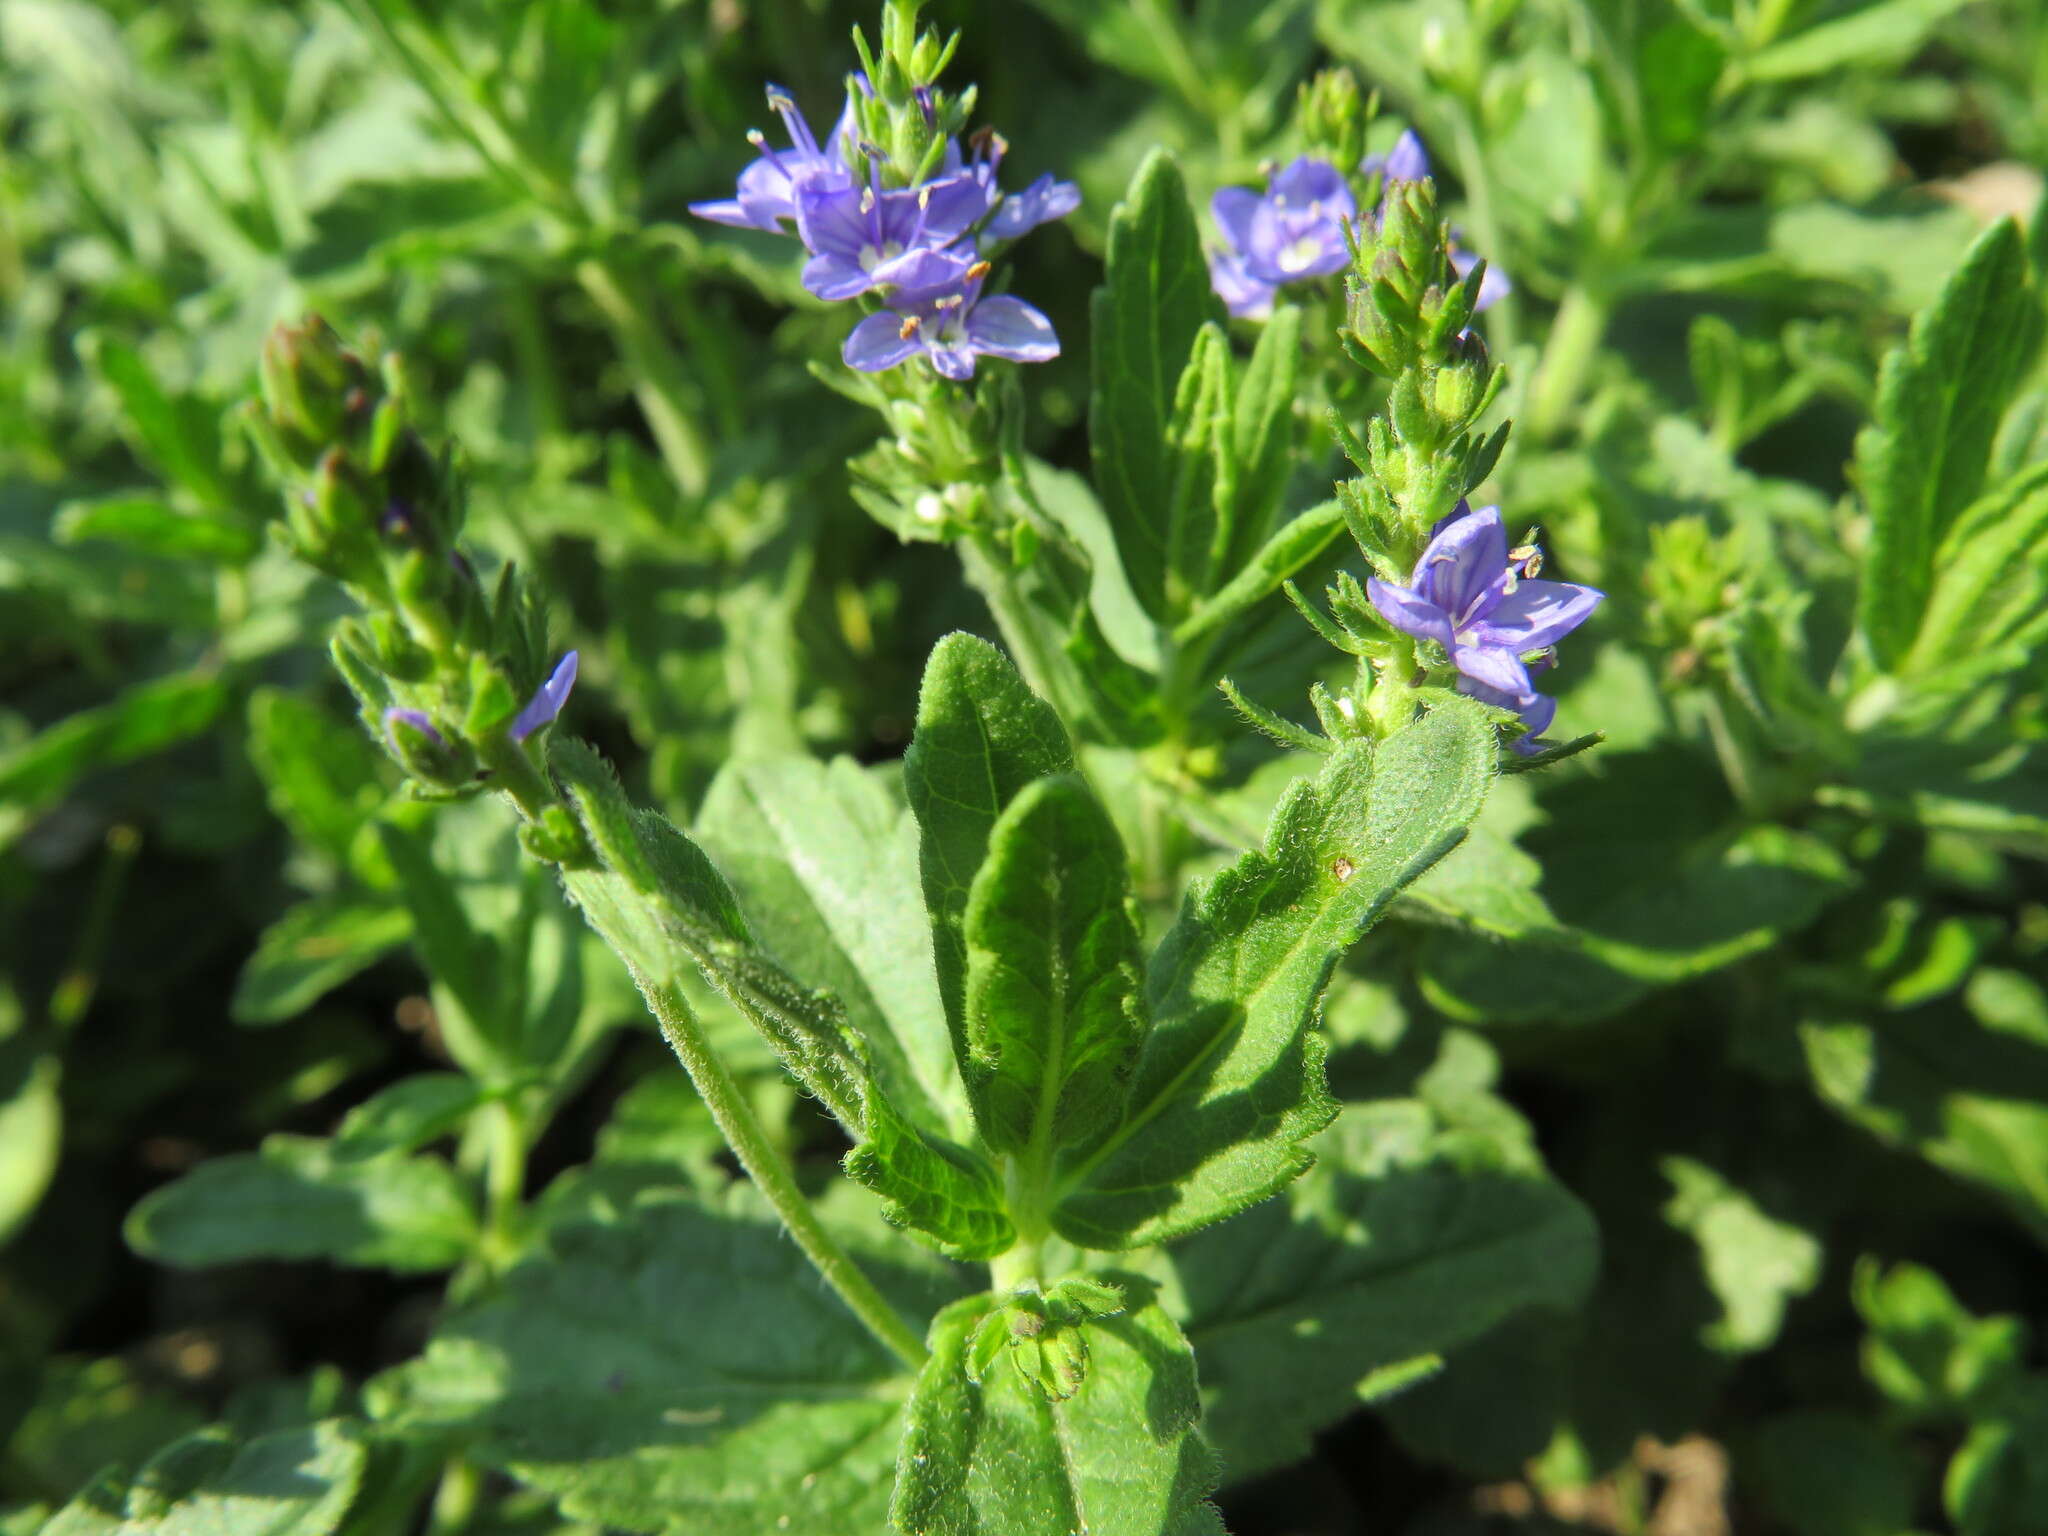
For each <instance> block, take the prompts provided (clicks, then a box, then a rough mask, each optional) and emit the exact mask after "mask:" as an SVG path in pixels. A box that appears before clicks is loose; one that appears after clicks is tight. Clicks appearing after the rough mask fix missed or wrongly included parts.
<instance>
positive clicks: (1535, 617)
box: [1476, 581, 1607, 652]
mask: <svg viewBox="0 0 2048 1536" xmlns="http://www.w3.org/2000/svg"><path fill="white" fill-rule="evenodd" d="M1606 595H1607V594H1606V593H1604V592H1601V591H1600V590H1598V589H1597V588H1594V587H1582V586H1579V585H1577V584H1576V583H1574V582H1569V581H1522V582H1517V583H1516V584H1515V590H1514V591H1512V592H1510V593H1508V595H1507V596H1506V597H1503V598H1502V599H1501V600H1500V602H1499V603H1498V604H1497V605H1496V606H1495V608H1494V610H1493V612H1491V613H1489V614H1488V615H1487V616H1486V622H1485V624H1484V625H1483V626H1476V628H1483V629H1484V631H1485V632H1486V637H1487V643H1491V644H1497V645H1501V646H1508V647H1512V648H1513V649H1514V650H1516V651H1518V652H1520V651H1540V650H1543V649H1545V648H1546V647H1548V646H1553V645H1555V644H1557V642H1558V641H1560V640H1562V639H1563V638H1564V637H1565V636H1566V635H1568V634H1570V633H1571V632H1572V631H1573V630H1575V629H1577V628H1578V627H1579V626H1580V625H1581V624H1583V623H1585V622H1586V620H1587V619H1588V618H1590V617H1592V613H1593V610H1594V609H1595V608H1598V607H1599V606H1600V603H1601V601H1602V599H1604V598H1605V597H1606Z"/></svg>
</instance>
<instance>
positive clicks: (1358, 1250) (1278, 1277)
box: [1170, 1100, 1599, 1477]
mask: <svg viewBox="0 0 2048 1536" xmlns="http://www.w3.org/2000/svg"><path fill="white" fill-rule="evenodd" d="M1317 1145H1318V1148H1319V1149H1320V1151H1321V1152H1322V1157H1321V1159H1320V1161H1319V1162H1318V1164H1317V1166H1316V1168H1315V1170H1314V1171H1313V1172H1312V1173H1310V1174H1309V1176H1308V1177H1307V1178H1305V1179H1302V1180H1301V1181H1300V1182H1299V1183H1297V1184H1295V1185H1293V1186H1292V1187H1291V1188H1290V1189H1288V1190H1287V1192H1286V1195H1285V1198H1284V1199H1281V1200H1275V1201H1272V1202H1270V1203H1268V1204H1266V1205H1262V1206H1259V1207H1257V1208H1255V1209H1253V1210H1251V1211H1247V1212H1246V1213H1245V1214H1244V1215H1243V1216H1240V1217H1239V1218H1238V1219H1237V1220H1236V1221H1233V1222H1232V1223H1230V1224H1229V1225H1228V1226H1226V1227H1217V1228H1214V1229H1212V1230H1210V1231H1208V1232H1204V1233H1201V1234H1199V1235H1198V1236H1196V1237H1193V1238H1191V1239H1189V1240H1187V1241H1186V1242H1184V1243H1181V1244H1178V1245H1176V1246H1175V1247H1174V1248H1173V1249H1172V1250H1170V1253H1171V1257H1172V1262H1173V1268H1174V1272H1175V1274H1176V1275H1177V1276H1178V1277H1179V1283H1180V1286H1181V1289H1182V1291H1183V1293H1184V1294H1185V1296H1186V1298H1187V1307H1186V1312H1185V1314H1184V1316H1185V1322H1186V1327H1187V1330H1188V1338H1189V1340H1190V1342H1192V1343H1193V1345H1194V1348H1195V1353H1196V1356H1197V1358H1199V1359H1200V1360H1201V1362H1202V1378H1203V1384H1204V1387H1205V1389H1206V1390H1207V1391H1208V1393H1209V1394H1210V1409H1209V1420H1208V1423H1209V1433H1210V1435H1211V1437H1212V1438H1213V1439H1214V1440H1215V1442H1216V1446H1217V1449H1218V1450H1220V1451H1221V1452H1222V1454H1223V1459H1224V1465H1226V1466H1227V1467H1229V1468H1230V1470H1231V1474H1232V1476H1234V1477H1245V1476H1251V1475H1253V1474H1255V1473H1257V1472H1260V1471H1262V1470H1264V1469H1266V1468H1268V1467H1274V1466H1279V1465H1281V1464H1283V1463H1286V1462H1289V1461H1293V1460H1295V1459H1297V1458H1298V1457H1301V1456H1303V1455H1305V1454H1307V1452H1308V1449H1309V1440H1310V1436H1312V1435H1313V1434H1314V1433H1315V1432H1316V1431H1317V1430H1319V1429H1321V1428H1322V1427H1323V1426H1324V1425H1326V1424H1329V1423H1333V1422H1334V1421H1336V1420H1337V1419H1340V1418H1342V1417H1344V1416H1345V1415H1346V1414H1348V1413H1350V1412H1351V1411H1352V1410H1353V1409H1355V1408H1356V1407H1357V1406H1358V1402H1359V1391H1360V1388H1361V1386H1362V1385H1363V1384H1364V1383H1366V1382H1368V1381H1369V1380H1371V1379H1372V1378H1373V1376H1374V1375H1375V1373H1377V1372H1378V1371H1380V1370H1381V1369H1382V1368H1384V1367H1387V1366H1390V1365H1394V1364H1397V1363H1399V1362H1404V1361H1408V1360H1411V1359H1412V1358H1413V1357H1414V1356H1416V1355H1417V1354H1418V1353H1421V1352H1437V1353H1444V1354H1448V1355H1450V1357H1451V1364H1450V1370H1449V1374H1448V1375H1447V1377H1446V1379H1447V1380H1448V1379H1451V1378H1452V1377H1455V1375H1456V1373H1457V1370H1458V1357H1457V1355H1456V1353H1455V1351H1456V1350H1457V1349H1458V1348H1459V1347H1460V1346H1462V1345H1465V1344H1469V1343H1471V1342H1473V1341H1474V1340H1476V1339H1478V1338H1479V1337H1480V1336H1481V1335H1483V1334H1486V1333H1487V1332H1489V1331H1490V1330H1491V1329H1493V1328H1494V1327H1495V1326H1496V1325H1497V1324H1499V1323H1500V1322H1501V1321H1502V1320H1503V1319H1505V1318H1507V1317H1509V1316H1512V1315H1514V1314H1516V1313H1518V1312H1521V1311H1523V1310H1524V1309H1526V1308H1532V1307H1548V1308H1567V1309H1568V1308H1572V1307H1575V1306H1577V1305H1578V1303H1579V1302H1580V1300H1581V1299H1582V1298H1583V1297H1584V1296H1585V1294H1586V1292H1587V1290H1588V1289H1589V1288H1590V1287H1591V1285H1592V1283H1593V1276H1594V1271H1595V1269H1596V1266H1597V1261H1598V1256H1599V1240H1598V1234H1597V1232H1596V1230H1595V1228H1594V1225H1593V1217H1592V1215H1591V1213H1590V1212H1588V1211H1587V1209H1586V1208H1585V1207H1584V1206H1582V1205H1581V1204H1580V1203H1579V1202H1578V1201H1577V1200H1576V1199H1574V1198H1573V1197H1572V1195H1571V1194H1570V1193H1569V1192H1567V1191H1566V1190H1565V1189H1564V1188H1563V1187H1562V1186H1560V1185H1558V1184H1556V1183H1554V1182H1553V1181H1552V1180H1550V1179H1549V1178H1548V1177H1546V1176H1545V1175H1544V1174H1543V1172H1542V1168H1541V1165H1540V1164H1538V1163H1536V1162H1535V1161H1534V1159H1533V1157H1532V1156H1530V1155H1529V1154H1527V1153H1525V1152H1523V1151H1522V1150H1521V1149H1520V1148H1518V1147H1517V1145H1516V1143H1515V1139H1514V1138H1513V1137H1502V1136H1500V1135H1497V1134H1484V1133H1482V1134H1474V1133H1473V1131H1472V1130H1470V1129H1466V1128H1463V1127H1461V1126H1459V1125H1458V1124H1457V1122H1456V1120H1455V1119H1454V1118H1452V1117H1451V1116H1450V1114H1449V1113H1448V1112H1447V1110H1446V1109H1444V1108H1439V1107H1433V1106H1432V1105H1429V1104H1426V1103H1422V1102H1419V1101H1416V1100H1383V1101H1380V1102H1377V1103H1372V1104H1355V1105H1351V1106H1349V1107H1348V1108H1346V1109H1345V1111H1344V1113H1343V1114H1342V1116H1340V1117H1339V1118H1338V1120H1337V1122H1336V1124H1334V1125H1333V1126H1331V1127H1330V1129H1329V1130H1328V1131H1326V1132H1325V1133H1324V1134H1323V1136H1322V1138H1321V1139H1320V1141H1319V1142H1318V1144H1317Z"/></svg>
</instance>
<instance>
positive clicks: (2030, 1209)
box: [1799, 1009, 2048, 1240]
mask: <svg viewBox="0 0 2048 1536" xmlns="http://www.w3.org/2000/svg"><path fill="white" fill-rule="evenodd" d="M1799 1044H1800V1047H1801V1050H1802V1052H1803V1054H1804V1056H1805V1061H1806V1070H1807V1074H1808V1076H1809V1077H1810V1078H1811V1080H1812V1083H1813V1087H1814V1091H1815V1092H1816V1093H1818V1094H1819V1095H1820V1098H1821V1100H1822V1102H1823V1103H1825V1104H1827V1105H1828V1106H1829V1107H1830V1108H1831V1109H1833V1110H1835V1111H1836V1112H1838V1113H1839V1114H1841V1115H1842V1116H1843V1117H1844V1118H1846V1119H1848V1120H1849V1121H1851V1122H1852V1123H1854V1124H1856V1125H1859V1126H1861V1127H1862V1128H1863V1129H1864V1130H1866V1131H1868V1132H1869V1133H1870V1134H1871V1135H1873V1136H1875V1137H1876V1138H1877V1139H1878V1140H1879V1141H1881V1142H1884V1143H1885V1144H1887V1145H1890V1146H1898V1147H1903V1148H1905V1149H1907V1150H1909V1151H1912V1152H1914V1153H1916V1154H1918V1155H1919V1156H1920V1157H1923V1158H1925V1159H1926V1160H1927V1161H1928V1162H1930V1163H1932V1164H1933V1165H1934V1166H1935V1167H1937V1168H1941V1169H1943V1170H1945V1171H1946V1172H1948V1173H1950V1174H1953V1175H1955V1176H1956V1177H1958V1178H1962V1179H1967V1180H1969V1181H1970V1182H1972V1183H1975V1184H1979V1185H1982V1186H1983V1187H1985V1188H1987V1189H1989V1190H1991V1191H1993V1192H1995V1193H1996V1194H1998V1195H1999V1196H2000V1197H2001V1198H2003V1199H2004V1201H2005V1202H2006V1204H2007V1205H2008V1206H2009V1207H2010V1208H2011V1209H2012V1211H2013V1212H2014V1214H2015V1215H2016V1216H2018V1217H2019V1219H2020V1220H2021V1221H2023V1222H2024V1223H2025V1224H2026V1225H2027V1226H2028V1227H2029V1228H2030V1229H2031V1230H2032V1231H2033V1232H2034V1233H2035V1234H2036V1236H2037V1237H2040V1238H2042V1239H2043V1240H2048V1051H2043V1050H2041V1049H2040V1048H2039V1047H2038V1046H2035V1045H2032V1044H2030V1043H2028V1042H2026V1041H2024V1040H2017V1039H2014V1038H2012V1037H2010V1036H2007V1035H2000V1034H1997V1033H1995V1032H1993V1031H1991V1030H1987V1029H1983V1028H1981V1027H1979V1026H1977V1025H1976V1024H1975V1022H1974V1021H1973V1020H1971V1019H1970V1018H1969V1016H1968V1015H1967V1014H1964V1013H1962V1012H1961V1010H1945V1009H1917V1010H1914V1011H1913V1012H1911V1013H1904V1014H1887V1015H1881V1016H1879V1018H1878V1019H1876V1020H1875V1021H1864V1020H1858V1019H1829V1018H1818V1019H1811V1020H1808V1021H1807V1022H1805V1023H1803V1024H1801V1025H1800V1026H1799Z"/></svg>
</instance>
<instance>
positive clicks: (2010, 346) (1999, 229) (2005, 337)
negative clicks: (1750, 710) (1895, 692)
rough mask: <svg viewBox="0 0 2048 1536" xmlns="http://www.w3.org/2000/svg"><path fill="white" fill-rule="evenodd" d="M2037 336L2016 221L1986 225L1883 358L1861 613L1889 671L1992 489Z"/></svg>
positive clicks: (1864, 440)
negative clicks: (2007, 416) (1993, 470)
mask: <svg viewBox="0 0 2048 1536" xmlns="http://www.w3.org/2000/svg"><path fill="white" fill-rule="evenodd" d="M2040 339H2041V301H2040V295H2039V294H2038V293H2037V292H2036V290H2035V288H2034V286H2033V283H2032V281H2031V279H2030V276H2029V271H2028V264H2027V252H2026V245H2025V242H2024V240H2023V239H2022V237H2021V235H2020V230H2019V226H2018V225H2017V224H2015V223H2013V222H2012V221H2011V220H2009V219H2008V220H2005V221H2002V222H2000V223H1998V224H1996V225H1994V226H1993V227H1992V228H1990V229H1988V230H1986V231H1985V232H1984V234H1983V236H1982V237H1981V238H1980V239H1979V240H1978V241H1977V243H1976V244H1975V245H1974V246H1972V247H1971V248H1970V252H1969V254H1968V255H1967V256H1965V257H1964V258H1963V264H1962V265H1961V266H1960V267H1958V268H1957V269H1956V271H1955V273H1954V274H1953V275H1952V276H1951V277H1950V278H1949V280H1948V282H1947V283H1946V284H1944V285H1943V287H1942V290H1941V296H1940V297H1939V298H1937V299H1936V300H1935V301H1934V303H1933V305H1932V306H1930V307H1929V308H1927V309H1925V310H1923V311H1922V312H1921V313H1920V314H1919V315H1917V316H1916V317H1915V318H1914V321H1913V329H1912V333H1911V334H1910V335H1909V336H1908V337H1907V339H1906V341H1905V343H1904V344H1903V345H1902V346H1900V347H1899V348H1898V349H1897V350H1896V351H1894V352H1893V353H1892V354H1891V356H1890V357H1888V358H1886V359H1885V364H1884V372H1883V376H1882V377H1881V379H1880V380H1879V383H1878V398H1877V410H1876V415H1875V418H1874V419H1873V420H1872V422H1871V424H1870V426H1868V427H1867V428H1865V429H1864V431H1863V434H1862V435H1861V436H1860V437H1859V438H1858V439H1857V440H1856V472H1857V477H1858V480H1859V482H1860V484H1861V488H1862V492H1863V499H1864V502H1865V504H1866V505H1867V506H1868V507H1869V509H1870V547H1869V550H1868V552H1867V553H1866V554H1865V556H1864V561H1863V586H1862V591H1861V594H1860V596H1859V599H1858V603H1857V615H1856V617H1857V624H1858V626H1859V628H1860V629H1861V630H1862V632H1863V635H1864V638H1865V639H1866V640H1867V641H1868V643H1869V645H1870V649H1871V654H1872V655H1873V656H1874V658H1875V659H1876V661H1877V663H1878V664H1879V665H1880V666H1882V667H1884V668H1885V669H1887V670H1890V669H1892V668H1894V667H1896V666H1897V664H1898V663H1899V662H1900V660H1901V659H1902V658H1903V657H1904V656H1905V654H1906V652H1907V650H1908V649H1909V648H1910V647H1911V646H1912V644H1913V640H1914V637H1915V636H1916V635H1917V634H1918V633H1919V629H1920V621H1921V617H1922V615H1923V614H1924V613H1925V611H1926V609H1927V601H1928V595H1929V593H1930V592H1931V590H1932V589H1933V585H1934V579H1935V552H1936V550H1937V549H1938V548H1939V547H1940V545H1941V542H1942V539H1943V537H1944V536H1945V535H1946V534H1947V533H1948V531H1949V528H1950V527H1951V526H1952V525H1953V524H1954V522H1955V520H1956V517H1957V515H1958V514H1959V513H1961V512H1962V510H1963V508H1964V507H1965V506H1967V505H1968V504H1969V503H1970V502H1971V501H1973V500H1974V499H1975V498H1976V496H1977V493H1978V492H1979V490H1981V489H1982V488H1983V484H1984V472H1985V468H1986V466H1987V464H1988V463H1989V462H1990V456H1991V444H1992V438H1993V437H1994V435H1995V434H1996V433H1997V431H1998V423H1999V418H2000V417H2001V416H2003V415H2004V413H2005V408H2006V406H2007V404H2008V403H2009V402H2010V401H2011V399H2012V396H2013V391H2014V390H2015V389H2016V388H2017V387H2018V384H2019V381H2020V378H2021V377H2022V375H2023V374H2024V373H2025V372H2026V369H2027V365H2028V364H2029V362H2030V361H2031V360H2032V358H2033V356H2034V354H2035V352H2036V351H2037V350H2038V348H2039V346H2040Z"/></svg>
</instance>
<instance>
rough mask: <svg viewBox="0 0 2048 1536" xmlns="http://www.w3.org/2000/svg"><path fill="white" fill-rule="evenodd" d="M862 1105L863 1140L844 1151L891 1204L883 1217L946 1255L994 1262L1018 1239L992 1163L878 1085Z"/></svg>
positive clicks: (853, 1169)
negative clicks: (933, 1128) (915, 1119)
mask: <svg viewBox="0 0 2048 1536" xmlns="http://www.w3.org/2000/svg"><path fill="white" fill-rule="evenodd" d="M863 1108H864V1110H865V1112H866V1123H865V1125H864V1126H863V1127H862V1130H863V1136H862V1139H861V1143H860V1145H859V1146H857V1147H855V1148H854V1149H853V1150H852V1151H851V1152H849V1153H847V1154H846V1171H847V1173H848V1174H849V1175H850V1176H851V1177H852V1178H853V1179H854V1181H855V1182H857V1183H858V1184H860V1185H861V1186H862V1187H863V1188H864V1189H868V1190H872V1191H873V1192H874V1193H875V1194H877V1195H880V1196H881V1197H882V1199H883V1200H884V1201H885V1202H887V1203H886V1204H885V1205H884V1206H883V1209H882V1215H883V1217H884V1219H886V1220H887V1221H889V1222H890V1223H891V1224H892V1225H894V1226H899V1227H907V1228H910V1229H912V1230H914V1231H917V1232H921V1233H923V1234H925V1235H926V1236H928V1237H930V1238H932V1239H934V1240H935V1241H936V1243H937V1245H938V1248H939V1251H940V1252H941V1253H943V1254H945V1255H946V1256H947V1257H948V1258H954V1259H972V1260H985V1259H992V1258H994V1257H995V1256H996V1255H997V1254H999V1253H1002V1252H1004V1251H1005V1250H1006V1249H1008V1248H1009V1247H1010V1246H1011V1245H1012V1244H1014V1243H1015V1242H1016V1240H1017V1229H1016V1228H1015V1227H1014V1226H1013V1225H1011V1222H1010V1217H1009V1214H1008V1212H1007V1210H1006V1209H1005V1202H1004V1200H1003V1186H1002V1182H1001V1180H999V1179H998V1178H997V1177H996V1171H995V1169H994V1168H992V1167H991V1166H990V1165H989V1163H988V1160H987V1159H986V1158H984V1157H983V1156H982V1155H981V1154H980V1153H979V1152H977V1151H974V1150H973V1149H972V1148H969V1147H963V1146H960V1145H958V1144H957V1143H954V1142H951V1141H947V1140H945V1139H943V1138H941V1137H937V1136H933V1135H929V1134H927V1133H926V1132H925V1131H923V1130H921V1129H920V1128H919V1127H917V1126H915V1125H912V1124H911V1123H910V1122H909V1121H907V1120H905V1119H904V1118H903V1116H902V1115H900V1114H898V1113H897V1112H896V1110H895V1109H894V1108H893V1107H892V1106H891V1104H890V1102H889V1099H888V1097H887V1095H885V1094H884V1093H882V1092H881V1091H879V1090H878V1089H877V1088H876V1087H875V1086H874V1085H873V1084H870V1085H869V1088H868V1093H867V1097H866V1099H865V1100H864V1102H863Z"/></svg>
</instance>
